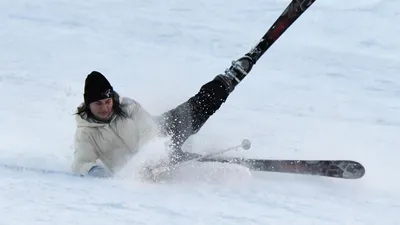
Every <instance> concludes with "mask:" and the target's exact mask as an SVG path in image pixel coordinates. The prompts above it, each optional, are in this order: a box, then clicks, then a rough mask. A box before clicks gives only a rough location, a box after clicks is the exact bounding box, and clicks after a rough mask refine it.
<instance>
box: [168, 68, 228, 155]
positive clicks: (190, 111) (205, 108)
mask: <svg viewBox="0 0 400 225" xmlns="http://www.w3.org/2000/svg"><path fill="white" fill-rule="evenodd" d="M233 89H234V85H232V83H231V82H230V79H229V77H227V76H226V75H218V76H217V77H215V78H214V79H213V80H211V81H210V82H208V83H206V84H204V85H203V86H202V87H201V88H200V90H199V92H198V93H197V94H195V95H194V96H193V97H191V98H190V99H189V100H187V101H186V102H184V103H182V104H181V105H179V106H178V107H176V108H174V109H172V110H170V111H167V112H165V113H164V114H162V116H161V128H162V131H163V133H164V134H167V135H170V136H171V139H172V146H171V147H172V150H173V151H175V152H178V153H182V151H181V149H180V148H181V146H182V145H183V143H184V142H185V141H186V140H187V139H188V138H189V137H190V136H191V135H193V134H195V133H197V132H198V131H199V130H200V128H201V127H202V126H203V125H204V124H205V122H206V121H207V120H208V119H209V118H210V116H211V115H213V114H214V113H215V112H216V111H217V110H218V109H219V108H220V107H221V105H222V103H224V102H225V101H226V99H227V98H228V96H229V94H230V93H231V92H232V90H233ZM178 155H179V154H178Z"/></svg>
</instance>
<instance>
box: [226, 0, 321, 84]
mask: <svg viewBox="0 0 400 225" xmlns="http://www.w3.org/2000/svg"><path fill="white" fill-rule="evenodd" d="M314 2H315V0H292V1H291V2H290V3H289V5H288V6H287V7H286V9H285V10H284V11H283V12H282V14H281V15H280V16H279V17H278V18H277V19H276V20H275V22H274V23H273V24H272V26H271V27H270V28H269V29H268V31H267V32H266V33H265V34H264V36H263V37H262V38H261V39H260V41H259V43H258V44H257V45H256V46H254V47H253V48H252V49H251V50H250V51H249V52H248V53H246V54H245V55H244V56H243V57H241V58H239V59H238V60H236V61H233V62H232V65H231V67H230V68H229V69H227V70H226V71H225V73H234V75H235V76H236V77H237V79H236V80H235V81H234V83H235V85H236V84H238V83H239V82H241V81H242V80H243V79H244V77H245V76H246V75H247V74H248V73H249V72H250V71H251V69H252V67H253V65H254V64H256V62H257V61H258V60H259V59H260V58H261V56H262V55H263V54H264V53H265V52H266V51H267V50H268V49H269V48H270V47H271V46H272V45H273V44H274V43H275V42H276V41H277V40H278V39H279V37H281V36H282V34H283V33H284V32H285V31H286V30H287V29H288V28H289V27H290V26H291V25H292V24H293V23H294V22H295V21H296V20H297V19H298V18H299V17H300V16H301V15H302V14H303V13H304V12H305V11H306V10H307V9H308V8H309V7H310V6H311V5H312V4H313V3H314Z"/></svg>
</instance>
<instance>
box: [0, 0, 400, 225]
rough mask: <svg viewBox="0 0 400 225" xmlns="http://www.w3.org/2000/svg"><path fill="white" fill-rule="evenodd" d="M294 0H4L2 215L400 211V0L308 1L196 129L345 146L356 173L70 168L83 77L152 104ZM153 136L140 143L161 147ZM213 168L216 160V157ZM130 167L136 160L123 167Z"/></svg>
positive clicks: (283, 152) (171, 101)
mask: <svg viewBox="0 0 400 225" xmlns="http://www.w3.org/2000/svg"><path fill="white" fill-rule="evenodd" d="M288 3H289V0H285V1H283V0H274V1H271V0H256V1H250V2H243V1H239V0H231V1H223V0H213V1H198V2H196V1H183V0H171V1H154V0H151V1H137V0H132V1H128V0H113V1H111V0H97V1H94V0H87V1H67V0H56V1H49V0H35V1H28V0H19V1H11V0H3V1H0V21H1V23H0V89H1V94H2V104H0V117H1V118H3V121H2V126H1V127H2V129H1V131H0V143H1V145H0V152H1V155H0V174H1V178H0V182H1V185H0V189H1V191H0V202H1V204H0V224H2V225H3V224H5V225H8V224H10V225H11V224H12V225H17V224H31V225H32V224H60V225H62V224H75V225H80V224H82V225H88V224H115V225H117V224H130V225H132V224H146V225H147V224H174V225H179V224H218V225H219V224H230V225H234V224H240V225H243V224H260V225H261V224H262V225H265V224H293V223H296V224H319V225H322V224H351V225H355V224H388V225H389V224H390V225H392V224H400V215H399V212H400V193H399V190H400V181H399V178H400V176H399V175H398V159H399V157H400V153H399V146H400V138H399V133H400V117H399V115H400V78H399V76H400V41H399V40H400V39H399V36H400V26H398V21H399V20H400V9H399V8H400V3H399V2H398V1H395V0H352V1H348V0H324V1H322V0H317V1H316V2H315V3H314V4H313V5H312V6H311V8H310V9H309V10H308V11H307V12H305V13H304V14H303V15H302V16H301V18H300V19H298V21H296V22H295V24H293V26H292V27H291V28H289V30H288V31H287V32H286V33H285V34H284V35H283V36H282V37H281V38H280V39H279V40H278V41H277V42H276V43H275V44H274V45H273V47H271V48H270V50H269V51H268V52H267V53H266V54H265V55H264V56H263V57H262V58H261V59H260V60H259V62H258V63H257V64H256V66H255V67H254V69H253V70H252V72H251V74H250V75H249V76H248V77H246V79H245V80H244V81H243V82H242V83H241V84H240V86H238V87H237V89H236V90H235V92H234V93H232V95H231V96H230V97H229V99H228V101H227V102H226V103H225V104H224V105H223V107H222V108H221V110H220V111H219V112H218V113H217V114H215V116H213V117H212V118H211V119H210V120H209V121H208V123H207V124H206V125H205V126H204V127H203V128H202V130H201V131H200V132H199V133H198V134H197V135H196V136H195V137H193V138H192V139H191V140H190V144H192V145H193V146H192V151H196V152H212V151H213V149H215V148H224V147H228V146H231V145H235V144H238V143H240V141H241V140H242V139H243V138H249V139H250V140H252V142H253V146H252V150H250V151H249V152H233V153H231V155H242V156H247V157H253V158H276V159H278V158H279V159H352V160H356V161H359V162H361V163H363V164H364V166H365V167H366V170H367V172H366V175H365V176H364V177H363V178H362V179H359V180H339V179H328V178H320V177H310V176H293V175H286V174H270V173H253V174H250V173H249V172H248V171H247V170H245V169H243V168H239V167H237V166H224V167H221V166H220V165H214V164H213V165H202V166H200V168H196V169H193V168H186V169H185V170H182V171H179V172H180V174H178V176H177V177H176V178H177V179H176V180H174V181H172V182H169V183H164V184H152V183H148V182H143V181H141V180H139V179H138V178H137V177H136V176H135V173H132V172H131V171H134V167H135V166H136V163H137V162H138V161H139V160H138V159H133V160H132V163H130V165H127V168H126V169H125V170H124V171H123V172H121V174H120V176H119V177H117V178H115V179H111V180H97V179H86V178H79V177H73V176H69V175H64V174H61V173H55V174H52V173H42V172H37V171H25V172H21V171H16V170H13V169H12V168H10V167H20V166H25V167H28V168H33V169H38V170H40V169H42V170H45V171H60V172H65V173H68V172H69V168H70V163H71V160H72V154H73V142H72V141H73V134H74V131H75V121H74V117H73V113H74V110H75V108H76V107H77V105H78V104H79V103H80V102H81V101H82V92H83V85H84V79H85V77H86V75H87V74H88V73H89V72H91V71H92V70H98V71H101V72H102V73H104V74H105V75H106V76H107V78H108V79H109V80H110V82H111V83H112V85H113V86H114V88H115V89H117V90H118V91H119V92H120V94H122V95H127V96H130V97H133V98H135V99H136V100H138V101H139V102H140V103H141V104H142V105H143V106H144V107H146V108H147V109H148V110H149V111H150V112H152V113H153V114H154V115H157V114H160V113H162V112H164V111H165V110H168V109H170V108H173V107H174V106H176V105H178V104H180V103H181V102H183V101H184V100H186V99H187V98H188V97H190V96H191V95H192V94H194V93H195V92H197V90H198V89H199V88H200V86H201V85H202V84H203V83H205V82H207V81H209V80H210V79H212V78H213V77H214V76H215V75H217V74H218V73H221V72H223V71H224V70H225V68H227V67H229V65H230V63H231V61H232V60H234V59H237V58H238V57H241V56H242V55H243V54H244V53H246V52H247V51H248V50H249V49H250V48H251V47H252V46H253V45H254V44H256V43H257V42H258V40H259V38H261V36H262V35H263V34H264V33H265V32H266V31H267V29H268V28H269V27H270V25H271V24H272V23H273V22H274V21H275V20H276V18H277V17H278V16H279V15H280V14H281V12H282V10H283V9H284V8H285V7H286V6H287V4H288ZM162 142H163V141H162V140H160V141H156V142H155V143H152V144H151V145H150V146H148V148H147V149H145V151H144V152H143V153H142V154H141V155H140V156H138V157H139V158H140V157H147V158H151V157H157V155H158V154H163V151H164V150H163V143H162ZM217 167H218V168H217ZM131 169H132V170H131Z"/></svg>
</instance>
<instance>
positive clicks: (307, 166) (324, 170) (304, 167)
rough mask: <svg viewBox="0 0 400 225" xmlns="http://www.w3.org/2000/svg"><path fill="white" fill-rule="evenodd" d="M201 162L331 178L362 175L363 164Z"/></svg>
mask: <svg viewBox="0 0 400 225" xmlns="http://www.w3.org/2000/svg"><path fill="white" fill-rule="evenodd" d="M198 161H201V162H220V163H231V164H239V165H242V166H245V167H248V168H249V169H250V170H252V171H265V172H279V173H292V174H304V175H316V176H324V177H333V178H344V179H359V178H361V177H363V176H364V174H365V168H364V166H363V165H362V164H361V163H359V162H356V161H352V160H272V159H246V158H239V157H233V158H227V157H220V158H202V159H199V160H198Z"/></svg>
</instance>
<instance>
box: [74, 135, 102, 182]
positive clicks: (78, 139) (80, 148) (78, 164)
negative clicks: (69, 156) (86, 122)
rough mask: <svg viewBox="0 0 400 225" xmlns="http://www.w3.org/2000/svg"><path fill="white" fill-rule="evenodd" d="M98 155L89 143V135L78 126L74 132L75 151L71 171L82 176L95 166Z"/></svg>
mask: <svg viewBox="0 0 400 225" xmlns="http://www.w3.org/2000/svg"><path fill="white" fill-rule="evenodd" d="M97 158H98V155H97V153H96V150H95V147H94V146H93V145H92V144H91V142H90V139H89V135H88V134H87V133H85V132H82V130H81V129H79V128H78V130H77V131H76V134H75V152H74V159H73V163H72V171H73V172H74V173H76V174H80V175H83V176H86V175H88V172H89V171H90V170H91V169H92V168H93V167H95V166H96V160H97Z"/></svg>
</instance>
